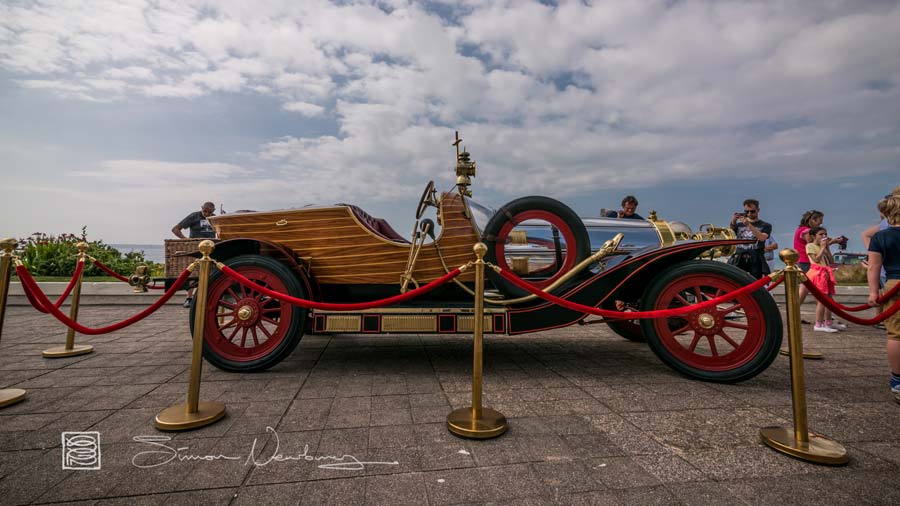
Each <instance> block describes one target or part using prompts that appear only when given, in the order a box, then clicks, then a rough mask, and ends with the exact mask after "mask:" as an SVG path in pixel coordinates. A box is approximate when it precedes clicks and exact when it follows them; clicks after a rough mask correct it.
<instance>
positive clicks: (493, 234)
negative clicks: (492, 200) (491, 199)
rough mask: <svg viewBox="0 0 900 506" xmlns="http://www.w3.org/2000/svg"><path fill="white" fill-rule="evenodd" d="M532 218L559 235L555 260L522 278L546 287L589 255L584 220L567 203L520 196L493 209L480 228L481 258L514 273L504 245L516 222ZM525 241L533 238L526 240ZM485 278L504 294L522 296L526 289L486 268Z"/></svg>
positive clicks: (589, 249)
mask: <svg viewBox="0 0 900 506" xmlns="http://www.w3.org/2000/svg"><path fill="white" fill-rule="evenodd" d="M528 220H533V221H536V222H539V223H540V222H542V223H544V224H546V226H547V228H548V230H552V229H556V231H558V235H559V243H560V248H559V251H557V252H555V253H556V254H557V255H558V257H559V260H558V261H555V262H554V263H553V264H552V265H548V266H542V267H540V268H538V269H536V270H534V271H531V272H529V274H528V275H525V276H523V279H525V280H526V281H528V282H529V283H531V284H533V285H534V286H536V287H538V288H542V289H544V288H547V287H548V286H550V285H551V284H553V283H554V282H555V281H557V280H558V279H559V278H560V277H562V276H563V275H564V274H566V273H567V272H569V270H571V269H572V267H574V266H575V265H577V264H578V263H579V262H581V261H582V260H584V259H585V258H587V257H588V256H589V255H590V254H591V241H590V237H589V236H588V233H587V229H586V228H585V227H584V222H582V221H581V218H579V217H578V215H577V214H575V211H572V209H570V208H569V207H568V206H566V205H565V204H563V203H562V202H559V201H558V200H554V199H551V198H548V197H540V196H531V197H522V198H519V199H516V200H513V201H512V202H509V203H507V204H506V205H504V206H503V207H502V208H501V210H500V211H498V212H497V214H495V215H494V216H493V217H491V219H490V221H488V223H487V225H485V227H484V231H483V241H484V243H485V245H486V246H487V248H488V250H487V254H486V255H485V261H487V262H490V263H493V264H495V265H497V266H498V267H500V268H502V269H504V270H506V271H509V272H515V271H514V269H513V268H512V267H511V266H510V265H509V261H508V260H507V254H508V248H507V247H508V245H509V244H510V243H511V235H512V231H513V229H515V228H516V226H518V225H519V224H521V223H523V222H525V221H528ZM529 241H530V242H529V244H532V243H533V242H534V241H533V240H532V239H529ZM487 274H488V277H489V278H490V279H491V281H492V282H493V283H494V285H496V286H497V288H498V289H499V290H500V291H501V292H503V293H504V294H505V295H508V296H510V297H522V296H524V295H527V294H528V292H526V291H525V290H522V289H521V288H519V287H517V286H515V285H513V284H512V283H510V282H509V281H506V280H505V279H503V278H502V277H501V276H500V275H499V274H497V273H496V272H494V271H493V269H488V270H487Z"/></svg>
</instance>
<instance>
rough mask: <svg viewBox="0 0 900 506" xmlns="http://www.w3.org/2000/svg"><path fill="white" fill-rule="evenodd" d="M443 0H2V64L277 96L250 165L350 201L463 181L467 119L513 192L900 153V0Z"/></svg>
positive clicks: (74, 87) (502, 184)
mask: <svg viewBox="0 0 900 506" xmlns="http://www.w3.org/2000/svg"><path fill="white" fill-rule="evenodd" d="M446 4H447V5H445V6H444V7H445V8H446V9H450V10H452V12H453V13H454V17H453V18H452V19H444V18H441V17H440V16H439V15H437V14H435V13H433V12H429V11H428V10H426V7H425V4H421V3H419V2H405V1H401V0H396V1H391V2H384V1H382V2H365V1H353V2H340V3H333V2H327V1H324V0H323V1H313V0H310V1H304V2H296V1H292V0H283V1H277V0H272V1H268V2H253V3H247V2H238V1H226V2H206V1H201V0H197V1H195V2H176V1H153V2H149V1H148V2H145V1H141V0H130V1H128V2H120V1H112V0H109V1H94V2H72V3H66V2H63V3H59V4H53V5H45V4H43V3H36V2H34V3H30V2H26V3H22V4H16V5H11V4H6V5H2V6H0V66H2V67H3V68H4V69H6V70H7V71H8V72H10V73H12V74H13V76H14V77H15V79H17V80H16V83H18V85H19V86H22V87H24V88H27V89H32V90H38V89H40V90H44V91H45V92H52V93H56V94H59V95H62V96H65V97H71V98H76V99H81V100H104V101H108V100H131V99H134V98H136V97H137V98H139V99H146V97H150V99H159V100H166V99H172V98H177V99H192V98H197V97H201V96H204V95H210V94H217V93H231V94H238V96H239V94H241V93H252V94H259V95H263V96H266V97H270V98H272V99H273V100H276V101H278V104H279V105H280V107H281V109H282V110H284V111H288V112H294V113H297V115H293V116H292V120H294V121H298V122H299V123H298V124H299V125H300V127H301V128H300V129H299V130H290V131H287V130H286V131H282V132H276V133H272V132H271V131H267V132H266V133H265V135H266V136H267V137H263V138H264V139H265V138H267V139H269V140H268V141H266V140H263V141H261V142H260V147H259V152H258V153H255V154H253V155H252V156H251V157H250V159H249V160H250V161H249V163H248V165H250V166H254V167H258V168H256V169H254V171H255V172H254V174H255V176H254V177H253V178H249V177H247V176H246V175H242V176H241V177H244V178H245V179H240V178H237V180H240V181H244V182H245V183H246V185H245V186H242V190H246V191H249V189H253V190H255V191H259V192H263V191H273V192H275V193H277V194H280V195H281V194H284V191H283V190H282V188H284V185H283V184H281V185H279V178H284V180H286V181H291V182H295V183H298V184H302V185H303V187H304V191H305V192H306V195H310V196H327V195H333V194H338V192H340V193H339V194H340V195H342V196H341V198H344V199H351V198H354V197H355V196H362V197H365V198H372V199H389V198H391V196H392V195H394V193H393V191H394V189H395V188H398V187H400V188H408V187H409V186H410V185H412V186H418V185H419V184H420V181H422V180H425V179H428V178H436V177H437V178H444V179H445V180H446V181H448V182H449V181H450V179H451V176H450V171H449V167H450V166H451V165H452V164H451V163H450V162H452V159H451V157H450V150H449V148H447V143H448V140H449V138H450V137H451V135H452V131H453V129H459V130H461V131H462V132H463V136H464V137H465V138H466V139H467V144H468V145H469V147H470V149H471V150H472V152H473V155H474V156H475V158H476V159H477V160H478V161H479V164H480V166H481V167H482V174H480V175H479V178H480V180H481V181H483V184H485V185H486V186H487V187H489V188H492V189H494V190H496V191H497V192H498V193H505V194H510V195H517V194H522V193H535V192H548V193H554V194H557V195H560V194H565V193H567V192H576V191H584V190H585V189H590V188H609V187H616V186H624V185H635V184H644V185H651V184H661V183H662V182H665V181H666V180H667V179H671V178H680V179H685V178H697V179H700V178H709V177H714V176H719V177H720V176H721V175H722V174H723V173H724V174H728V173H733V171H737V170H740V171H743V172H744V173H747V174H755V175H758V176H759V177H773V178H774V177H782V176H784V177H791V178H798V179H800V178H803V177H809V174H811V173H814V174H815V175H816V177H818V178H828V177H839V176H840V175H842V174H844V173H845V170H846V167H847V166H852V167H854V168H855V170H858V171H859V173H860V174H864V173H872V172H877V171H884V170H887V169H888V168H890V167H893V168H896V166H897V165H898V164H900V161H898V160H900V157H898V153H897V148H896V146H898V145H900V125H898V122H897V119H896V118H898V117H900V100H898V99H900V51H897V48H898V47H900V30H897V29H896V27H898V26H900V6H898V5H896V4H895V3H880V2H849V1H846V2H842V1H837V2H827V3H824V2H814V1H809V2H794V3H790V2H789V3H767V2H756V3H746V2H718V1H697V2H662V1H650V0H648V1H629V2H620V1H596V2H592V5H591V3H586V2H577V1H568V2H561V5H560V6H558V7H552V6H546V5H542V4H541V3H539V2H524V1H523V2H519V1H505V2H488V1H484V2H479V1H467V2H463V3H458V2H446ZM323 120H328V121H331V120H333V121H334V122H336V123H335V126H334V127H333V128H332V129H331V130H330V131H326V132H322V131H321V129H312V131H315V132H316V133H314V134H305V135H304V134H299V133H297V132H298V131H300V132H303V131H306V130H304V129H303V128H302V127H303V126H304V125H306V124H307V123H306V122H307V121H309V123H310V124H313V123H315V124H318V123H316V122H322V121H323ZM280 135H282V136H284V137H282V138H278V137H279V136H280ZM229 155H232V154H231V153H223V156H222V159H223V160H224V159H229V158H228V156H229ZM135 156H137V155H135ZM158 158H166V157H165V156H164V155H160V156H159V157H158ZM215 161H216V160H211V162H215ZM109 163H112V165H109V164H107V165H104V169H103V170H102V171H101V172H99V173H98V175H99V174H103V175H104V177H107V176H108V177H115V178H120V179H127V176H123V174H127V172H116V170H113V169H114V168H115V167H117V166H119V165H121V164H122V163H124V162H121V161H119V162H109ZM135 163H137V162H135ZM140 163H142V164H145V166H146V162H140ZM135 170H137V169H135ZM146 170H150V169H146V167H145V168H143V169H141V171H146ZM153 170H162V169H160V168H158V167H157V168H155V169H153ZM256 171H262V173H263V174H264V176H263V177H259V176H260V174H261V173H260V172H256ZM232 176H234V177H237V176H236V175H235V174H232ZM410 180H412V181H414V183H413V182H411V181H410ZM142 181H143V179H142ZM338 182H340V184H339V183H338ZM222 191H226V190H224V189H222ZM285 200H288V199H287V197H285Z"/></svg>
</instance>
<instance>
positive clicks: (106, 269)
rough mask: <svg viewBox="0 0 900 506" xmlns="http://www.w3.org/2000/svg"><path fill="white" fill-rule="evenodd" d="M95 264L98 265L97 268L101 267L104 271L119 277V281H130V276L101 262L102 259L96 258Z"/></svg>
mask: <svg viewBox="0 0 900 506" xmlns="http://www.w3.org/2000/svg"><path fill="white" fill-rule="evenodd" d="M94 265H96V266H97V268H98V269H100V270H101V271H103V272H105V273H107V274H109V275H110V276H112V277H114V278H116V279H118V280H119V281H124V282H126V283H127V282H128V278H126V277H125V276H123V275H121V274H119V273H118V272H116V271H114V270H112V269H110V268H109V267H107V266H105V265H103V263H101V262H100V260H96V259H95V260H94Z"/></svg>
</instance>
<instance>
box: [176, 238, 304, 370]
mask: <svg viewBox="0 0 900 506" xmlns="http://www.w3.org/2000/svg"><path fill="white" fill-rule="evenodd" d="M224 263H225V264H226V265H228V266H229V267H231V268H232V269H234V270H236V271H238V272H239V273H241V274H242V275H245V276H247V277H251V276H250V275H248V274H251V275H252V276H255V278H256V279H255V280H257V283H265V284H266V285H269V286H268V287H269V288H272V289H275V290H276V291H279V292H281V293H287V294H288V295H291V296H294V297H299V298H309V294H307V293H306V290H305V289H304V287H303V284H302V283H301V282H300V280H299V279H297V276H296V275H295V274H294V273H293V272H291V270H290V269H289V268H288V267H287V266H285V265H284V264H282V263H281V262H279V261H278V260H275V259H274V258H270V257H265V256H260V255H242V256H237V257H234V258H231V259H229V260H226V261H225V262H224ZM242 271H244V272H242ZM273 277H274V279H273ZM251 279H254V278H253V277H251ZM265 279H269V281H265ZM229 281H230V280H229V279H228V278H227V277H226V276H225V275H224V274H223V273H222V272H221V271H219V270H215V272H214V273H213V274H212V275H211V276H210V280H209V290H208V293H209V298H208V300H207V319H206V323H205V328H204V339H203V357H204V358H205V359H206V360H207V361H208V362H209V363H210V364H212V365H214V366H216V367H217V368H219V369H222V370H224V371H232V372H258V371H264V370H266V369H268V368H270V367H272V366H274V365H275V364H278V363H279V362H281V361H282V360H284V359H285V358H286V357H287V356H288V355H290V354H291V352H293V351H294V349H295V348H296V347H297V344H298V343H300V339H301V338H302V337H303V329H304V328H305V325H306V315H307V312H308V311H307V310H306V309H304V308H301V307H297V306H292V305H290V304H286V303H281V302H279V301H277V300H274V299H269V298H268V297H265V296H263V295H261V294H259V292H255V293H256V294H259V297H258V299H259V300H258V301H257V302H260V303H259V305H258V311H257V314H258V316H257V317H262V315H263V314H272V318H270V319H269V321H274V322H275V323H276V326H275V327H274V328H273V330H272V333H273V334H274V335H276V336H278V338H277V339H275V340H272V341H271V342H269V340H268V339H266V340H264V341H263V343H262V344H261V345H259V346H258V348H260V350H258V351H257V352H256V353H255V354H254V353H252V352H253V348H254V347H252V346H251V347H250V348H245V347H244V343H243V342H242V343H241V346H240V347H238V346H235V345H234V343H233V342H231V340H230V339H229V340H228V341H229V342H227V343H226V342H225V340H226V336H225V333H227V332H228V331H226V332H224V333H223V332H222V331H221V330H220V328H219V327H218V326H217V323H218V322H220V321H222V320H223V319H224V318H222V315H221V314H217V311H219V310H224V311H228V309H229V308H226V307H225V306H224V304H230V302H229V300H232V299H234V297H233V296H232V295H230V294H231V293H234V294H238V293H240V294H241V295H243V294H244V293H247V294H248V297H247V298H246V300H248V301H250V302H249V303H248V304H253V301H252V300H251V299H253V298H254V297H253V292H252V290H241V291H239V288H240V285H239V284H237V282H231V283H229ZM279 284H280V285H281V286H278V285H279ZM229 289H230V291H228V290H229ZM223 290H224V291H228V293H229V295H224V296H222V295H216V294H222V293H223ZM213 298H216V299H217V300H213ZM196 300H197V298H196V297H194V303H193V304H192V305H191V311H190V325H191V334H192V335H193V331H194V314H195V311H196ZM235 302H236V301H235ZM232 306H237V304H236V303H235V304H232ZM233 309H234V312H235V316H234V318H233V320H234V321H236V322H237V321H238V320H239V317H238V316H236V314H237V310H238V308H236V307H233ZM276 311H277V312H278V314H277V315H275V314H274V312H276ZM228 316H230V315H226V317H225V318H227V317H228ZM244 324H245V323H244V322H241V323H239V324H238V325H244ZM246 325H250V326H253V328H252V331H253V341H254V342H256V340H257V338H258V335H257V332H256V329H257V328H260V327H261V326H265V325H269V324H268V323H265V322H263V321H262V320H257V321H256V323H254V322H250V323H246ZM226 326H227V325H226ZM214 327H215V328H214ZM235 328H236V327H235ZM229 330H230V329H229ZM262 334H263V332H262V330H261V331H260V333H259V335H262ZM246 335H247V332H246V331H244V337H246ZM245 350H248V351H249V352H248V353H247V356H241V353H243V352H244V351H245Z"/></svg>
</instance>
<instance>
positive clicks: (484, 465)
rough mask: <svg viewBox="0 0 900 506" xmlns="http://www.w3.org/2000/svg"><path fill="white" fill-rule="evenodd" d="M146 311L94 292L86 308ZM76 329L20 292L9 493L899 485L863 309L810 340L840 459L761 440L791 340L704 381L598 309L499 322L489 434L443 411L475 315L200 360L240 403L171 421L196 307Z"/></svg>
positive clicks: (221, 397)
mask: <svg viewBox="0 0 900 506" xmlns="http://www.w3.org/2000/svg"><path fill="white" fill-rule="evenodd" d="M804 309H806V308H804ZM134 311H135V309H134V307H127V306H124V307H123V306H87V307H84V308H83V309H82V311H81V315H80V320H81V321H82V322H84V323H85V324H88V325H94V326H96V325H103V324H109V323H112V322H115V321H118V320H121V319H123V318H125V317H127V316H129V315H130V314H132V313H133V312H134ZM806 316H807V317H808V316H809V315H806ZM807 327H808V326H807ZM807 330H809V329H808V328H807ZM64 340H65V329H64V328H62V327H61V326H60V325H59V324H57V323H56V322H55V321H54V320H52V319H50V318H49V317H47V316H45V315H41V314H38V313H36V312H35V311H33V310H31V309H30V308H27V307H10V308H8V313H7V320H6V323H5V326H4V329H3V335H2V341H0V387H4V388H8V387H17V388H24V389H26V390H27V391H28V399H27V400H26V401H25V402H22V403H19V404H17V405H14V406H10V407H7V408H4V409H2V410H0V504H3V505H18V504H77V505H117V504H122V505H126V504H127V505H167V504H192V505H194V504H210V505H255V504H265V505H281V504H284V505H300V504H317V505H318V504H341V505H344V504H373V505H380V504H391V505H451V504H477V505H504V504H505V505H628V504H703V505H717V504H722V505H729V506H731V505H771V504H778V503H784V504H816V505H825V504H828V505H831V504H838V505H840V504H848V505H849V504H853V505H856V504H885V505H888V504H891V505H893V504H900V423H898V420H900V405H897V404H896V403H895V402H894V401H893V398H892V396H891V395H890V394H889V391H888V387H887V371H886V364H885V357H884V336H883V334H882V332H881V331H878V330H875V329H871V328H865V327H860V326H855V325H851V328H850V329H849V330H848V331H847V332H843V333H839V334H828V335H819V334H812V333H811V332H810V333H809V335H808V336H807V343H806V346H807V347H808V348H814V349H817V350H819V351H822V352H823V353H825V355H826V359H825V360H822V361H807V362H806V372H807V374H806V378H807V386H808V389H807V400H808V406H809V407H808V411H809V426H810V428H811V429H812V430H815V431H818V432H820V433H823V434H825V435H827V436H829V437H831V438H833V439H836V440H837V441H838V442H840V443H842V444H843V445H844V446H845V447H846V448H847V449H848V452H849V454H850V457H851V460H850V464H849V465H847V466H845V467H825V466H817V465H813V464H809V463H806V462H802V461H799V460H795V459H792V458H790V457H787V456H784V455H781V454H779V453H776V452H774V451H772V450H771V449H769V448H768V447H766V446H764V445H763V444H761V443H760V442H759V435H758V433H759V429H760V428H761V427H763V426H767V425H782V426H790V425H791V423H792V410H791V397H790V390H789V389H790V379H789V368H788V362H787V359H785V358H783V357H779V358H778V359H776V362H775V363H774V364H773V365H772V367H770V368H769V369H768V370H767V371H765V372H764V373H763V374H761V375H759V376H758V377H756V378H754V379H752V380H749V381H746V382H744V383H741V384H737V385H720V384H712V383H703V382H698V381H693V380H689V379H686V378H684V377H682V376H679V375H678V374H677V373H675V372H673V371H671V370H670V369H668V368H667V367H666V366H665V365H663V364H662V363H661V362H660V361H659V360H657V359H656V357H655V356H654V355H653V353H652V352H651V351H650V350H649V348H648V347H647V346H646V345H644V344H640V343H632V342H629V341H625V340H623V339H621V338H620V337H618V336H616V335H615V334H613V333H611V332H610V331H609V330H608V329H606V327H605V326H603V325H590V326H581V327H578V326H576V327H569V328H565V329H559V330H554V331H551V332H544V333H538V334H531V335H524V336H515V337H504V336H488V337H486V339H485V381H484V385H485V391H484V397H485V404H486V405H488V406H492V407H494V408H495V409H498V410H500V411H501V412H502V413H504V414H505V415H506V416H507V418H508V419H509V426H510V428H509V431H508V432H507V433H506V434H505V435H503V436H501V437H499V438H496V439H492V440H488V441H472V440H464V439H459V438H457V437H456V436H454V435H452V434H450V433H449V432H448V431H447V429H446V425H445V419H446V416H447V414H448V413H449V412H450V411H451V410H453V409H456V408H459V407H464V406H468V405H469V403H470V388H471V377H470V375H471V338H470V337H467V336H435V335H412V336H370V335H342V336H335V337H322V336H306V337H305V338H304V339H303V340H302V341H301V343H300V345H299V346H298V348H297V350H296V351H295V352H294V353H293V355H291V357H289V358H288V359H287V360H285V361H284V362H283V363H281V364H279V365H278V366H276V367H274V368H273V369H271V370H269V371H267V372H264V373H257V374H234V373H226V372H223V371H219V370H216V369H215V368H213V367H211V366H210V365H209V364H205V365H204V370H203V384H202V388H201V398H202V399H204V400H217V401H220V402H224V403H225V404H226V406H227V410H228V411H227V415H226V416H225V418H224V419H223V420H221V421H220V422H218V423H216V424H213V425H211V426H208V427H205V428H202V429H199V430H195V431H188V432H182V433H172V434H169V433H160V432H158V431H156V430H155V429H154V428H153V425H152V420H153V418H154V416H155V415H156V414H157V413H158V412H159V411H161V410H162V409H164V408H166V407H168V406H171V405H175V404H179V403H183V402H184V401H185V396H186V392H187V382H188V369H189V365H190V349H191V343H190V336H189V334H188V322H187V310H184V309H182V308H180V307H174V306H168V307H165V308H164V309H162V310H161V311H160V313H159V314H156V315H153V316H151V317H150V318H148V319H147V320H145V321H143V322H141V323H139V324H137V325H135V326H132V327H129V328H127V329H123V330H122V331H119V332H116V333H113V334H108V335H104V336H93V337H92V336H78V342H79V343H90V344H93V345H94V347H95V349H96V352H95V353H93V354H90V355H85V356H80V357H72V358H67V359H56V360H47V359H43V358H42V357H41V356H40V351H41V350H43V349H45V348H47V347H50V346H54V345H59V344H62V343H63V342H64ZM64 431H96V432H99V433H100V439H101V450H102V467H101V469H100V470H96V471H88V470H77V471H74V470H63V469H62V449H61V433H62V432H64ZM140 436H157V437H159V436H165V437H168V438H171V440H167V441H159V440H155V441H156V444H151V443H148V442H147V440H146V439H144V440H135V439H134V438H135V437H140ZM161 445H166V446H161ZM170 448H178V449H179V450H178V455H179V456H180V457H179V458H173V457H174V451H173V450H171V449H170ZM276 455H280V457H279V458H274V456H276ZM346 456H352V457H346ZM356 461H360V462H368V463H367V464H362V465H356V466H354V465H352V464H353V463H354V462H356ZM329 463H331V464H338V463H343V464H345V465H344V466H331V468H329V466H327V464H329ZM323 464H326V465H325V467H324V468H323V467H322V465H323ZM334 467H337V468H334Z"/></svg>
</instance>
